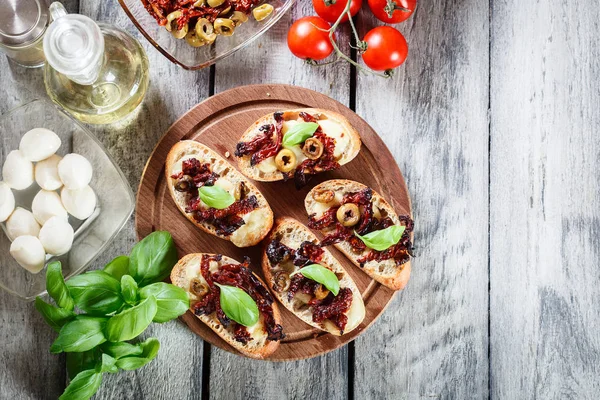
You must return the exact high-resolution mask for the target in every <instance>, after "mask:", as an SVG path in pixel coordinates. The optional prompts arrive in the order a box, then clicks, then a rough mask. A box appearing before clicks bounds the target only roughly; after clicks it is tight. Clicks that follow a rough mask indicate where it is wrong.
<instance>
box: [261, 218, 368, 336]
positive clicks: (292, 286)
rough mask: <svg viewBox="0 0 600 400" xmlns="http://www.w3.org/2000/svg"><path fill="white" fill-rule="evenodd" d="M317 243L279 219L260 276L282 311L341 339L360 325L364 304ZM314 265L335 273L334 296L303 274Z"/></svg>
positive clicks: (290, 221)
mask: <svg viewBox="0 0 600 400" xmlns="http://www.w3.org/2000/svg"><path fill="white" fill-rule="evenodd" d="M317 243H318V239H317V237H316V236H315V235H314V234H313V233H312V232H311V231H310V230H309V229H308V228H307V227H306V226H304V225H302V224H301V223H300V222H298V221H296V220H295V219H293V218H287V217H286V218H278V219H277V221H276V222H275V228H274V229H273V231H272V232H271V234H270V235H269V238H268V240H267V243H266V247H265V249H264V252H263V260H262V268H263V273H264V276H265V280H266V282H267V285H269V288H270V289H271V291H272V292H273V293H274V294H275V297H277V299H278V300H279V301H280V302H281V304H283V306H284V307H285V308H287V309H288V310H290V311H291V312H292V313H293V314H294V315H296V316H297V317H298V318H300V319H301V320H302V321H304V322H306V323H307V324H309V325H311V326H314V327H315V328H318V329H322V330H324V331H326V332H329V333H331V334H333V335H336V336H340V335H343V334H345V333H348V332H350V331H352V330H354V329H355V328H356V327H357V326H358V325H359V324H360V323H361V322H362V320H363V319H364V317H365V305H364V303H363V299H362V296H361V294H360V291H359V290H358V287H357V286H356V284H355V283H354V281H353V280H352V278H351V277H350V275H349V274H348V273H347V272H346V271H345V270H344V268H343V267H342V265H341V264H340V263H339V261H338V260H336V259H335V257H334V256H333V255H332V254H331V253H330V252H329V251H328V250H327V249H323V248H321V247H320V246H319V245H318V244H317ZM314 264H318V265H320V266H322V267H324V268H326V269H328V270H330V271H332V272H333V273H334V274H335V277H336V278H337V280H338V282H339V291H338V293H337V295H334V293H333V292H332V291H330V290H328V289H327V288H326V287H325V285H323V284H321V283H319V282H317V281H315V280H311V279H309V278H307V277H305V276H303V275H302V270H303V269H304V268H308V267H309V266H312V265H314Z"/></svg>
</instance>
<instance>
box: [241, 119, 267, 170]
mask: <svg viewBox="0 0 600 400" xmlns="http://www.w3.org/2000/svg"><path fill="white" fill-rule="evenodd" d="M258 130H259V131H260V132H262V133H261V134H259V135H257V136H256V137H255V138H254V139H252V140H251V141H249V142H239V143H238V144H237V145H236V146H235V156H236V157H243V156H245V155H248V154H252V153H256V152H257V151H258V150H260V149H262V148H263V147H265V146H266V145H268V144H269V143H270V142H271V140H272V138H273V132H275V126H274V125H273V124H268V125H263V126H261V127H260V128H258ZM251 162H252V161H251Z"/></svg>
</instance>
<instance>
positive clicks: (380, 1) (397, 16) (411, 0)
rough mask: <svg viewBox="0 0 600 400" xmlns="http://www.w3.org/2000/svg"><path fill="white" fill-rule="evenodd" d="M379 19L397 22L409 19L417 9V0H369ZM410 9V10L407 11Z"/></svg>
mask: <svg viewBox="0 0 600 400" xmlns="http://www.w3.org/2000/svg"><path fill="white" fill-rule="evenodd" d="M367 1H368V3H369V8H370V9H371V11H372V12H373V15H375V17H377V19H378V20H380V21H383V22H385V23H387V24H397V23H398V22H402V21H405V20H407V19H408V17H410V16H411V15H412V13H413V12H414V11H415V7H416V6H417V0H367ZM407 10H408V11H407Z"/></svg>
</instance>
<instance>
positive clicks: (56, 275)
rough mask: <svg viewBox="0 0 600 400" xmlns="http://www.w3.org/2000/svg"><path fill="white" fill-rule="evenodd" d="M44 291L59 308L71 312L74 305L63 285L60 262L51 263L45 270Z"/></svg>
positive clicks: (65, 286)
mask: <svg viewBox="0 0 600 400" xmlns="http://www.w3.org/2000/svg"><path fill="white" fill-rule="evenodd" d="M46 290H47V291H48V294H49V295H50V297H52V298H53V299H54V301H55V302H56V305H58V306H59V307H60V308H64V309H67V310H69V311H73V308H74V303H73V298H72V297H71V294H69V289H68V288H67V285H65V279H64V278H63V274H62V267H61V264H60V261H55V262H51V263H50V264H48V269H47V270H46Z"/></svg>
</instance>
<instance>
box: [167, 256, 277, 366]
mask: <svg viewBox="0 0 600 400" xmlns="http://www.w3.org/2000/svg"><path fill="white" fill-rule="evenodd" d="M203 255H207V256H214V254H205V253H196V254H188V255H187V256H185V257H183V258H182V259H181V260H179V262H178V263H177V264H176V265H175V267H173V270H172V271H171V282H172V283H173V285H175V286H179V287H180V288H182V289H183V290H185V291H186V292H187V293H188V295H189V296H190V304H192V305H193V304H194V303H195V302H196V301H198V300H199V298H198V296H196V295H195V294H194V293H193V292H192V291H191V290H190V284H191V281H192V279H194V278H196V279H198V280H200V281H201V282H202V283H203V284H205V285H206V280H204V277H203V276H202V273H201V272H200V262H201V260H202V256H203ZM225 264H239V262H237V261H236V260H234V259H232V258H229V257H227V256H223V257H222V259H221V261H219V262H216V261H211V265H210V270H211V271H212V272H214V271H216V270H218V269H219V268H220V267H221V265H225ZM255 276H256V274H255ZM256 277H257V279H258V280H259V281H260V283H261V284H262V285H263V286H265V287H266V285H265V283H264V282H263V281H262V280H261V279H260V278H258V276H256ZM272 307H273V317H274V318H275V322H276V323H277V324H281V318H280V315H279V309H278V308H277V304H276V303H275V302H274V303H273V304H272ZM190 311H191V312H192V313H193V310H191V309H190ZM196 317H197V318H198V319H199V320H200V321H202V322H204V323H205V324H206V325H208V327H209V328H211V329H212V330H213V331H214V332H215V333H216V334H217V335H219V336H220V337H221V338H222V339H223V340H225V341H226V342H227V343H228V344H230V345H231V346H232V347H233V348H235V349H236V350H237V351H239V352H240V353H242V354H243V355H245V356H247V357H250V358H256V359H264V358H266V357H268V356H269V355H271V354H273V353H274V352H275V350H277V348H278V347H279V342H277V341H271V340H268V339H267V333H266V332H265V329H264V320H263V316H262V315H261V316H260V319H259V320H258V322H257V323H256V325H254V326H252V327H247V328H246V329H247V330H248V332H249V333H250V335H251V336H252V338H253V340H251V341H249V342H248V343H247V344H245V345H244V344H242V343H240V342H238V341H237V340H235V337H234V335H233V333H232V332H231V328H225V327H223V326H222V325H221V323H220V322H219V320H218V319H217V317H216V313H214V312H213V313H212V314H210V315H196Z"/></svg>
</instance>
